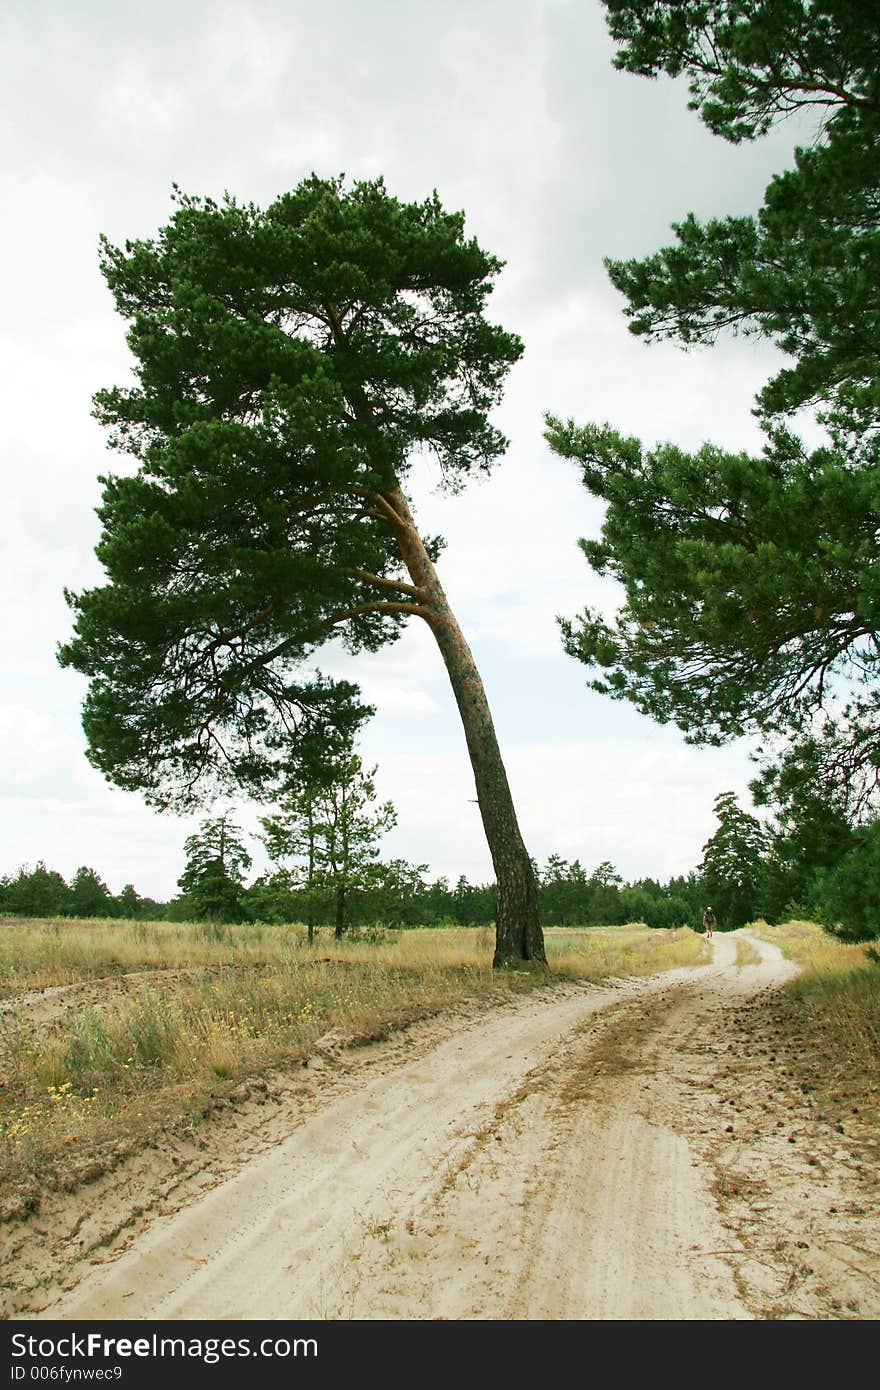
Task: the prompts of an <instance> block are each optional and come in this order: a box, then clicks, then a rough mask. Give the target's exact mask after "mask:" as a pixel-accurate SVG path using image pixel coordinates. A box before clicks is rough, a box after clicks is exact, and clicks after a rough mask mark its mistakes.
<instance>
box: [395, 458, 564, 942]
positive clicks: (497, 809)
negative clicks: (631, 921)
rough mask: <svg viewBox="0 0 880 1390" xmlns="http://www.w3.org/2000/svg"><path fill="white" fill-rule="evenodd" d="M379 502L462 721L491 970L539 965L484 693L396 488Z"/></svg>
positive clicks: (527, 865) (534, 916)
mask: <svg viewBox="0 0 880 1390" xmlns="http://www.w3.org/2000/svg"><path fill="white" fill-rule="evenodd" d="M380 504H381V505H382V510H383V513H384V514H386V516H387V519H388V524H389V525H390V526H391V527H392V529H393V530H394V532H395V535H396V536H397V539H398V542H399V544H400V549H401V553H402V555H403V559H404V562H405V564H406V567H407V569H408V571H409V574H410V577H411V578H412V581H413V583H414V585H415V586H416V588H417V589H418V590H419V595H420V597H419V603H420V605H421V606H422V607H424V608H425V609H427V612H428V616H427V617H426V621H427V622H428V624H429V626H430V628H431V630H432V631H433V633H434V636H435V638H436V641H437V645H438V646H439V648H440V652H441V654H442V656H443V661H444V664H445V666H446V670H447V672H448V674H449V680H450V682H451V685H452V690H453V693H454V695H455V700H456V703H457V705H458V709H459V713H460V715H461V722H462V724H463V726H464V734H465V739H466V741H467V747H468V752H469V754H470V759H471V767H472V768H473V773H474V782H475V784H476V791H477V802H478V804H479V808H480V815H481V817H482V820H483V829H484V831H485V834H486V840H487V842H488V845H489V853H490V854H491V856H492V864H493V866H494V869H495V882H496V884H497V889H498V905H497V912H496V919H495V958H494V960H493V962H492V963H493V965H494V966H495V967H496V969H497V968H499V967H504V966H515V965H518V964H520V963H521V962H522V961H537V962H540V963H541V964H544V965H546V963H547V957H546V954H545V951H544V934H543V932H542V931H541V925H540V922H539V919H538V889H537V884H536V882H535V874H534V870H533V868H532V862H531V860H530V858H529V855H528V852H527V850H526V847H525V845H524V843H523V838H522V835H521V834H520V829H519V824H518V822H517V819H516V811H515V809H514V805H513V798H512V796H511V794H510V787H509V785H508V781H507V773H506V771H505V768H504V763H503V761H502V758H501V750H500V748H499V746H498V739H497V736H496V733H495V725H494V723H493V721H492V712H491V710H490V709H489V702H488V700H487V698H486V691H485V689H484V687H483V682H482V680H481V678H480V673H479V671H478V670H477V667H476V663H475V661H474V658H473V656H472V654H471V651H470V648H469V647H468V644H467V642H466V641H465V638H464V634H463V633H462V631H461V628H460V627H459V625H458V622H457V621H456V618H455V614H454V613H453V612H452V609H451V608H450V606H449V602H448V600H447V598H446V595H445V593H444V592H443V587H442V585H441V583H440V580H439V579H438V577H437V571H436V569H435V568H434V565H433V563H432V561H431V559H430V557H429V555H428V553H427V551H426V549H425V546H424V543H423V541H422V538H421V536H420V535H419V532H418V528H417V527H416V524H415V521H414V520H413V516H412V512H411V511H410V508H409V503H408V502H407V500H406V497H405V496H404V493H403V491H402V489H401V488H400V487H399V485H398V486H395V487H393V488H389V489H387V490H386V491H384V492H383V493H382V494H381V495H380Z"/></svg>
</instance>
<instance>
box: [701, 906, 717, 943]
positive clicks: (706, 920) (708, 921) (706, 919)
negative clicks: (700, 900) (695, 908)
mask: <svg viewBox="0 0 880 1390" xmlns="http://www.w3.org/2000/svg"><path fill="white" fill-rule="evenodd" d="M703 926H704V927H705V928H706V938H707V940H709V941H711V940H712V929H713V928H714V926H715V913H714V912H713V911H712V909H711V907H707V908H706V911H705V912H704V913H703Z"/></svg>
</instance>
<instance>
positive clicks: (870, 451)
mask: <svg viewBox="0 0 880 1390" xmlns="http://www.w3.org/2000/svg"><path fill="white" fill-rule="evenodd" d="M606 8H607V10H608V14H609V24H610V27H611V32H612V34H613V35H614V36H615V37H616V38H617V39H618V40H619V42H620V44H621V47H620V49H619V51H618V54H617V58H616V62H617V64H618V66H621V67H624V68H626V69H628V70H630V71H633V72H640V73H643V74H646V75H650V76H653V75H656V74H657V73H658V72H661V71H666V72H668V73H670V74H672V75H679V74H685V75H686V76H687V78H688V80H689V83H690V90H691V98H692V99H691V105H692V106H693V107H694V108H695V109H696V110H698V111H699V112H700V114H701V116H702V118H703V119H704V120H705V121H706V122H707V124H708V125H709V127H710V128H711V129H712V130H714V131H715V132H716V133H717V134H719V135H721V136H723V137H724V138H726V139H729V140H734V141H738V140H742V139H751V138H754V137H756V136H758V135H761V134H762V133H764V131H766V130H767V129H768V128H769V126H770V125H771V124H772V123H773V122H774V121H775V120H777V119H779V118H780V117H781V116H784V115H786V114H788V113H789V112H790V111H791V110H792V109H794V108H800V107H812V108H814V109H815V110H816V113H817V118H818V117H819V116H821V126H820V129H819V131H818V133H817V135H816V138H815V139H814V141H813V142H812V143H811V145H810V146H809V147H808V148H805V149H800V150H798V151H796V153H795V163H794V167H793V168H792V169H789V170H787V171H786V172H784V173H783V174H781V175H779V176H777V177H776V178H774V180H773V181H772V183H771V184H770V186H769V188H768V189H767V192H766V195H765V200H764V204H763V206H762V208H761V209H760V211H759V213H758V215H757V216H756V217H736V218H724V219H716V220H713V221H710V222H708V223H706V224H702V223H700V222H699V221H698V220H697V219H696V218H694V217H693V216H689V217H687V218H686V219H685V220H684V221H683V222H682V223H680V224H678V225H676V227H675V228H674V230H675V233H676V238H677V239H676V241H675V243H674V244H673V245H671V246H669V247H666V248H665V249H663V250H661V251H659V252H658V253H656V254H655V255H653V256H649V257H647V258H645V259H643V260H632V261H626V262H615V261H610V262H608V263H607V264H608V268H609V272H610V275H611V278H612V281H613V282H614V284H615V285H616V286H617V287H618V288H619V289H620V290H621V291H622V292H623V294H624V295H625V296H626V299H627V301H628V309H627V313H628V315H629V318H630V326H631V328H632V330H633V331H634V332H636V333H639V334H642V335H645V336H646V337H648V338H650V339H663V338H672V339H676V340H678V341H680V342H682V343H685V344H693V343H711V342H713V341H714V340H715V339H716V337H717V336H718V334H719V333H721V332H722V331H728V330H729V331H733V332H738V333H744V334H751V335H753V336H758V337H763V338H767V339H769V340H771V341H772V342H773V343H775V344H776V346H778V347H779V348H781V349H782V351H783V352H784V353H786V354H787V356H788V358H789V363H788V364H787V365H786V366H785V367H784V368H783V369H782V370H781V371H780V372H779V373H777V375H776V376H775V377H774V378H773V380H771V381H770V382H769V383H768V384H767V386H766V387H765V388H764V390H763V391H762V392H761V394H760V396H759V398H758V413H759V415H760V417H761V419H762V423H763V426H764V429H765V433H766V445H765V448H764V450H763V452H762V453H761V454H759V455H757V456H752V455H749V454H746V453H731V452H729V451H726V450H723V449H720V448H717V447H715V446H714V445H711V444H706V445H705V446H704V447H703V448H702V449H699V450H697V451H696V452H687V451H685V450H682V449H680V448H677V447H676V446H675V445H672V444H664V445H661V446H659V447H657V448H645V447H644V446H643V445H642V444H641V442H640V441H639V440H637V439H634V438H631V437H627V436H625V435H624V434H622V433H619V432H618V431H617V430H615V429H612V428H611V427H610V426H607V425H606V426H599V425H586V426H583V427H578V426H577V425H575V424H574V422H572V421H569V422H567V423H563V422H562V421H560V420H558V419H556V418H554V417H552V416H548V419H547V423H548V433H547V437H548V440H549V442H550V444H551V447H552V448H554V449H555V450H556V451H557V452H559V453H560V454H562V455H564V456H566V457H569V458H572V459H574V460H576V461H577V462H578V463H579V465H580V466H581V467H582V470H583V478H584V483H585V485H586V486H587V488H588V489H589V490H590V491H591V492H593V493H595V494H596V495H597V496H599V497H601V498H603V499H604V500H605V501H606V502H607V504H608V506H607V514H606V519H605V522H604V525H603V528H602V535H601V539H600V540H598V541H585V542H582V547H583V550H584V553H585V555H586V557H587V559H588V561H589V563H590V565H591V566H592V567H593V568H594V569H595V570H596V571H597V572H599V573H601V574H607V575H611V576H613V577H614V578H616V579H617V580H618V581H619V582H620V583H621V585H622V586H623V591H624V603H623V605H622V607H621V609H620V611H619V613H618V614H617V616H616V619H615V620H614V621H612V622H606V621H605V620H604V619H603V618H602V617H601V616H599V615H597V614H595V613H592V612H589V611H587V612H586V613H585V614H584V615H583V617H582V618H581V619H579V620H578V621H577V622H569V621H565V622H563V625H562V626H563V638H564V642H565V646H566V648H567V650H568V651H569V652H570V653H571V654H572V655H574V656H576V657H577V658H579V659H580V660H582V661H584V662H585V663H587V664H588V665H589V666H591V667H593V668H594V669H596V670H597V672H598V674H597V675H596V677H595V678H594V679H592V680H591V684H592V685H593V686H594V688H596V689H598V690H602V691H605V692H607V693H610V694H611V695H612V696H614V697H616V698H621V699H627V700H631V701H632V702H633V703H634V704H636V705H637V706H638V707H639V708H640V709H642V710H643V711H645V712H646V713H647V714H649V715H651V716H652V717H654V718H656V719H658V720H661V721H667V720H674V721H675V722H677V723H678V725H679V726H680V727H681V728H682V729H683V730H684V731H685V733H686V735H687V737H688V738H689V739H690V740H691V741H693V742H711V743H718V742H721V741H723V740H725V739H728V738H731V737H734V736H737V735H740V734H743V733H746V732H751V733H754V732H759V733H762V734H765V733H766V734H771V735H775V736H776V738H775V739H774V743H775V746H776V747H777V748H779V747H781V748H782V752H781V753H780V754H777V755H774V756H776V757H777V763H776V766H775V770H774V769H773V767H772V765H771V767H770V771H769V779H770V780H769V783H767V784H766V785H770V783H772V782H773V780H774V778H776V779H778V778H782V779H783V781H784V780H785V778H786V777H787V776H788V775H789V772H790V770H791V769H792V768H797V767H803V766H804V764H805V761H806V762H807V763H809V765H810V767H811V769H812V775H813V777H814V779H815V781H814V788H813V790H814V796H815V797H817V798H820V797H825V798H826V799H827V798H837V797H838V796H839V795H845V796H847V797H848V799H849V806H848V813H849V814H850V815H851V817H852V818H853V819H855V820H858V819H860V818H864V817H866V816H869V815H870V814H871V812H872V809H874V808H876V805H877V797H876V791H877V770H878V768H880V699H878V691H877V667H878V659H880V565H878V561H877V553H878V552H877V537H878V535H880V431H878V425H880V372H878V361H880V296H878V293H877V285H878V283H880V223H878V212H880V65H878V63H877V52H878V50H880V8H878V6H876V5H874V4H871V5H864V4H861V3H855V2H854V0H821V2H817V3H812V0H729V3H714V4H713V3H687V2H683V3H677V2H676V3H670V2H669V0H666V2H665V3H660V2H659V0H658V3H647V4H644V3H641V0H639V3H636V0H631V2H629V3H628V2H627V0H608V3H607V5H606ZM801 407H811V408H812V409H814V410H815V411H816V413H817V417H818V419H819V421H820V422H821V423H822V424H823V425H824V427H825V433H826V443H824V444H823V445H822V446H821V447H819V448H812V449H811V448H808V447H807V446H806V445H805V444H804V443H803V441H802V440H800V439H799V438H798V437H797V436H796V435H795V434H794V433H793V431H792V429H791V428H790V425H789V424H788V422H787V421H786V418H785V417H786V416H787V415H789V414H790V413H791V412H793V411H794V410H795V409H798V408H801ZM779 736H781V740H780V737H779ZM805 750H807V754H808V756H807V757H806V759H805Z"/></svg>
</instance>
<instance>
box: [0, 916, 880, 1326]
mask: <svg viewBox="0 0 880 1390" xmlns="http://www.w3.org/2000/svg"><path fill="white" fill-rule="evenodd" d="M736 935H738V936H741V935H743V934H742V933H738V934H736ZM750 940H751V943H752V949H751V952H750V954H752V955H753V956H754V957H755V958H757V956H760V964H754V965H747V966H741V967H739V968H737V966H736V939H735V937H734V936H732V935H731V936H726V937H725V936H719V935H716V937H715V939H714V962H713V964H712V965H708V966H703V967H698V968H695V969H689V970H676V971H671V972H668V973H667V974H665V975H663V976H660V977H657V978H655V979H653V980H649V981H627V982H621V983H619V984H616V985H608V986H604V987H597V986H587V985H584V986H573V985H559V986H555V987H551V988H549V989H545V990H541V991H538V992H535V993H532V994H530V995H528V996H525V997H522V998H518V999H514V1000H511V1002H510V1003H509V1004H507V1005H505V1006H504V1007H502V1008H493V1009H492V1010H491V1011H489V1012H487V1011H486V1010H485V1008H480V1007H479V1006H478V1005H468V1006H463V1007H462V1008H461V1009H459V1010H457V1011H455V1012H454V1013H452V1014H446V1015H444V1016H442V1017H440V1018H435V1019H431V1020H427V1021H425V1022H423V1023H420V1024H417V1025H415V1026H413V1027H411V1028H409V1029H408V1030H406V1032H404V1033H401V1034H398V1035H396V1036H395V1037H394V1038H392V1039H391V1040H390V1041H389V1042H386V1043H381V1044H374V1045H372V1046H370V1047H367V1048H359V1049H351V1048H346V1047H345V1046H344V1045H343V1043H344V1040H340V1039H336V1038H333V1037H330V1036H328V1037H327V1038H326V1039H325V1040H324V1041H323V1045H322V1046H321V1048H320V1050H319V1052H318V1054H316V1055H315V1056H314V1057H313V1058H312V1060H311V1062H310V1064H309V1066H308V1067H307V1068H304V1069H303V1070H302V1072H300V1073H298V1074H297V1075H296V1076H275V1077H272V1078H270V1079H269V1081H268V1082H267V1083H265V1085H261V1086H260V1087H254V1086H251V1087H250V1088H247V1087H244V1088H241V1089H240V1090H239V1092H238V1094H237V1095H236V1097H234V1098H233V1100H232V1101H231V1102H228V1103H227V1104H226V1105H224V1106H223V1107H222V1108H221V1109H220V1110H219V1111H218V1113H217V1114H216V1115H215V1116H213V1117H212V1118H211V1119H210V1121H207V1122H205V1123H204V1124H202V1125H201V1126H199V1128H198V1129H197V1130H195V1131H194V1132H193V1135H192V1137H191V1138H181V1137H180V1136H169V1137H168V1142H167V1144H163V1145H161V1146H160V1147H158V1148H156V1149H153V1150H150V1151H147V1152H145V1153H143V1154H141V1155H139V1156H138V1157H137V1158H136V1159H129V1160H127V1161H126V1162H125V1163H123V1164H120V1166H119V1167H118V1168H117V1169H116V1170H114V1171H113V1172H111V1173H107V1174H104V1175H102V1176H101V1177H100V1178H98V1179H97V1180H96V1181H95V1182H93V1183H91V1184H89V1185H88V1186H86V1187H84V1188H80V1189H79V1190H78V1191H76V1192H73V1193H70V1194H62V1193H57V1194H47V1196H46V1198H45V1200H44V1201H43V1203H42V1204H41V1207H40V1211H39V1213H38V1214H37V1215H36V1216H35V1217H32V1218H31V1219H29V1220H27V1221H22V1222H16V1223H10V1224H9V1225H8V1226H7V1228H6V1230H5V1232H4V1234H3V1237H2V1255H3V1265H4V1270H5V1273H4V1276H3V1283H4V1295H3V1298H4V1301H3V1303H2V1305H0V1308H2V1311H3V1312H4V1313H5V1315H6V1316H7V1317H13V1318H39V1317H47V1318H64V1319H84V1318H101V1319H107V1318H111V1319H112V1318H134V1319H139V1318H158V1319H185V1318H209V1319H248V1318H272V1319H287V1318H319V1319H327V1320H330V1319H343V1318H358V1319H367V1318H369V1319H376V1318H389V1319H395V1320H403V1319H436V1318H448V1319H517V1320H518V1319H547V1320H560V1319H589V1320H596V1319H641V1320H653V1319H705V1320H710V1319H740V1318H745V1319H754V1318H758V1319H764V1318H796V1319H798V1318H801V1319H803V1318H809V1319H826V1320H828V1319H833V1320H838V1319H850V1318H852V1319H873V1318H875V1317H877V1316H878V1313H880V1225H878V1221H877V1214H878V1200H877V1199H878V1186H877V1158H878V1147H877V1139H878V1132H877V1124H876V1108H875V1109H874V1110H873V1111H871V1108H870V1106H867V1107H866V1106H859V1107H853V1106H849V1107H847V1106H846V1105H845V1104H844V1102H843V1100H841V1098H840V1096H838V1097H837V1098H836V1099H835V1098H834V1097H830V1098H829V1097H825V1096H823V1094H822V1093H821V1091H820V1090H819V1089H817V1088H818V1087H819V1086H820V1085H821V1083H822V1079H823V1078H822V1069H821V1066H817V1065H814V1069H813V1072H811V1071H810V1064H809V1059H805V1058H804V1056H803V1055H802V1049H800V1047H799V1040H798V1036H797V1031H796V1027H795V1026H794V1025H793V1024H792V1021H791V1017H790V1012H787V1011H786V1008H785V1007H784V1005H783V1003H782V1002H781V1000H780V996H779V994H778V986H779V984H780V983H782V982H783V981H784V980H785V979H786V978H788V976H789V974H790V972H791V969H792V967H791V966H789V965H788V964H786V963H785V962H784V961H783V959H782V957H781V955H780V953H779V952H778V950H777V949H776V948H775V947H774V946H771V945H767V944H765V943H763V942H760V941H758V939H757V938H754V937H752V938H750ZM811 1077H813V1080H811ZM814 1083H815V1084H814ZM867 1112H870V1113H867Z"/></svg>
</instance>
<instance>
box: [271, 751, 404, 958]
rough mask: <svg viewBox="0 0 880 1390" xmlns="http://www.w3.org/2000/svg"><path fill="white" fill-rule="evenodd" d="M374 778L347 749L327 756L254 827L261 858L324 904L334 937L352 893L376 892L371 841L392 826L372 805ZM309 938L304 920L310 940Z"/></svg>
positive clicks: (387, 812)
mask: <svg viewBox="0 0 880 1390" xmlns="http://www.w3.org/2000/svg"><path fill="white" fill-rule="evenodd" d="M375 775H376V768H375V767H374V768H372V769H371V770H370V771H367V770H365V769H364V766H363V763H362V761H361V759H360V757H359V756H358V755H357V754H356V753H355V752H353V750H352V749H351V747H350V746H349V747H343V748H341V749H337V750H336V752H335V754H334V753H333V752H331V751H328V753H327V756H326V757H325V758H324V759H323V760H322V761H321V762H320V763H317V764H316V763H314V762H312V763H309V764H308V765H307V767H306V769H304V770H303V772H302V773H301V774H300V776H299V778H298V781H297V782H295V783H294V785H293V787H292V788H291V790H290V791H289V792H288V794H287V796H286V797H285V799H284V801H283V802H282V804H281V806H280V808H279V810H278V812H277V813H276V814H275V815H273V816H265V817H263V818H262V820H261V822H260V823H261V825H262V827H263V832H264V835H263V841H264V844H265V846H266V850H267V852H268V854H269V857H270V858H271V859H272V860H273V862H275V863H280V864H283V865H284V866H285V867H286V868H287V869H288V872H290V871H291V870H293V871H294V874H293V876H292V877H293V882H294V883H295V884H298V886H299V887H300V888H302V889H304V890H305V893H306V898H307V901H309V902H312V903H315V902H318V901H320V899H321V897H322V896H324V895H327V896H329V897H330V898H331V899H332V902H333V907H334V926H335V934H336V937H337V939H338V938H340V937H342V936H343V935H344V933H345V929H346V925H347V910H348V903H349V899H350V897H351V895H352V893H355V892H365V891H367V890H369V889H370V888H375V887H378V879H377V876H376V869H377V862H376V861H377V859H378V856H379V841H380V840H381V838H382V836H383V835H385V834H386V833H387V831H389V830H391V829H392V828H393V827H394V826H395V825H396V824H397V814H396V812H395V810H394V806H393V805H392V803H391V802H390V801H386V802H383V803H382V804H381V805H374V804H373V803H374V802H375V801H376V785H375V782H374V781H373V778H374V777H375ZM285 861H287V862H285ZM290 861H292V863H291V862H290ZM296 868H298V869H299V874H298V875H296ZM313 936H314V930H313V916H312V915H311V914H310V915H309V918H308V939H309V941H310V942H311V941H312V940H313Z"/></svg>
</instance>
